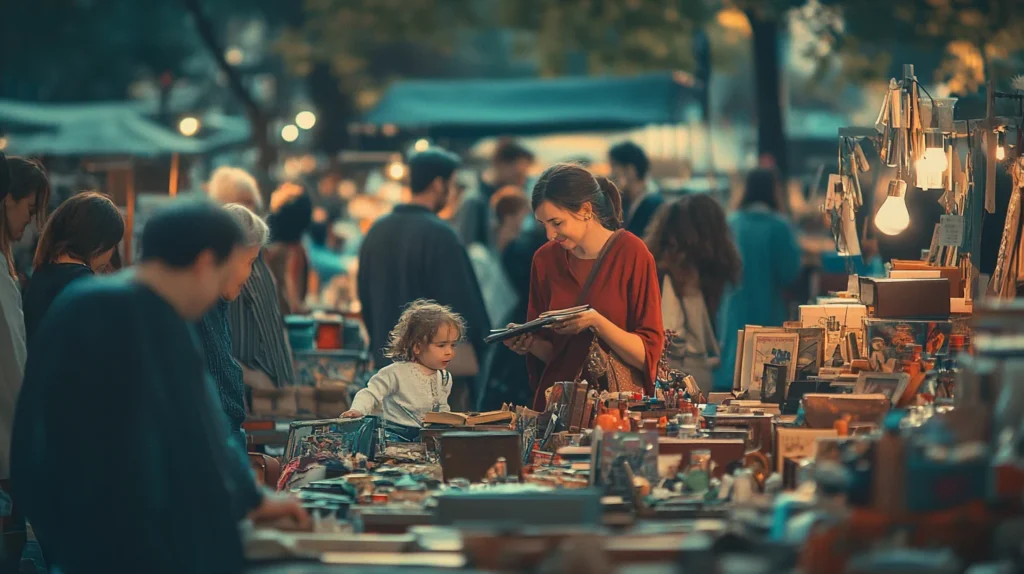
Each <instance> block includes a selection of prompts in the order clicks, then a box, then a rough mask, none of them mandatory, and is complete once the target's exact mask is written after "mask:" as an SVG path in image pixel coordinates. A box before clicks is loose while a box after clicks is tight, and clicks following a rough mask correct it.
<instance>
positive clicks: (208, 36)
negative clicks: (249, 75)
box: [181, 0, 265, 127]
mask: <svg viewBox="0 0 1024 574" xmlns="http://www.w3.org/2000/svg"><path fill="white" fill-rule="evenodd" d="M181 2H182V4H183V5H184V6H185V9H186V10H188V12H189V14H190V15H191V16H192V19H193V21H194V22H195V24H196V30H197V31H198V32H199V37H200V39H201V40H202V41H203V44H204V45H205V46H206V49H207V50H208V51H209V52H210V56H212V57H213V60H214V62H216V63H217V67H218V68H219V69H220V71H221V72H223V73H224V75H225V76H226V77H227V79H228V85H230V86H231V91H232V92H234V94H235V96H237V97H238V99H239V100H241V102H242V105H243V106H245V109H246V111H247V112H248V113H249V115H250V117H252V118H259V119H260V120H261V121H263V122H264V123H265V120H264V116H263V109H262V108H260V106H259V104H258V103H256V99H255V98H253V97H252V94H250V93H249V90H248V89H246V87H245V84H244V83H243V82H242V76H241V75H240V74H239V73H238V70H236V69H235V68H234V67H233V66H232V65H231V64H228V61H227V60H226V59H225V57H224V48H223V46H221V45H220V41H219V40H218V39H217V32H216V31H215V30H214V29H213V22H211V21H210V18H209V16H207V14H206V12H205V11H204V10H203V6H202V3H201V0H181ZM254 127H255V126H254Z"/></svg>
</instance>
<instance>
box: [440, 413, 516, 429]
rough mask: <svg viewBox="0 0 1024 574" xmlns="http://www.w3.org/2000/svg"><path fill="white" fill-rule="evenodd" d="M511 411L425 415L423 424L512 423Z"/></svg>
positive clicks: (470, 424) (468, 424) (471, 424)
mask: <svg viewBox="0 0 1024 574" xmlns="http://www.w3.org/2000/svg"><path fill="white" fill-rule="evenodd" d="M512 416H513V415H512V412H511V411H490V412H486V413H427V414H426V415H424V416H423V424H428V425H429V424H434V425H451V426H474V425H487V424H500V423H510V422H512Z"/></svg>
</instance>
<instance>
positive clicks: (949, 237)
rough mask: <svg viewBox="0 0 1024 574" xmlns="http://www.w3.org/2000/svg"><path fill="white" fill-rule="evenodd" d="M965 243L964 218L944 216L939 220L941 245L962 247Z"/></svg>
mask: <svg viewBox="0 0 1024 574" xmlns="http://www.w3.org/2000/svg"><path fill="white" fill-rule="evenodd" d="M963 242H964V218H963V216H961V215H943V216H942V217H940V218H939V245H941V246H943V247H960V245H961V244H962V243H963Z"/></svg>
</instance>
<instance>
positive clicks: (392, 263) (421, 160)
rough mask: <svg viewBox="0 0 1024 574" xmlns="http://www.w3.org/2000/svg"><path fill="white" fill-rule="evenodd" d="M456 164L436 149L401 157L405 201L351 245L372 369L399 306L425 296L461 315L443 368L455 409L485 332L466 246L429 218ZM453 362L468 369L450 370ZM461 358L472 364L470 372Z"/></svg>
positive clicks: (462, 400) (463, 400)
mask: <svg viewBox="0 0 1024 574" xmlns="http://www.w3.org/2000/svg"><path fill="white" fill-rule="evenodd" d="M458 166H459V160H458V158H457V157H455V156H454V155H452V154H450V153H448V152H446V151H444V150H442V149H440V148H436V147H435V148H430V149H428V150H426V151H422V152H419V153H417V154H415V155H413V156H412V157H411V158H409V180H410V183H409V185H410V188H411V191H412V198H411V199H410V200H409V203H406V204H403V205H399V206H396V207H395V208H394V210H393V211H392V212H391V213H390V214H388V215H386V216H384V217H382V218H381V219H379V220H378V221H376V222H375V223H374V224H373V227H371V228H370V231H369V232H368V233H367V234H366V237H365V238H364V239H363V244H362V247H361V248H360V250H359V274H358V275H359V279H358V286H359V300H360V302H361V303H362V308H363V322H364V323H365V324H366V330H367V332H368V333H369V335H370V350H371V351H372V352H373V358H374V363H375V365H376V366H377V367H378V368H380V367H383V366H386V365H388V364H389V363H390V362H391V361H389V360H388V359H387V358H386V357H384V354H383V349H384V347H385V346H386V345H387V342H388V334H389V333H390V332H391V329H393V328H394V326H395V324H396V323H398V317H399V316H400V315H401V314H402V309H403V308H404V307H405V306H406V305H407V304H409V303H411V302H413V301H415V300H416V299H433V300H435V301H437V302H438V303H440V304H442V305H448V306H450V307H451V308H452V309H453V310H454V311H455V312H456V313H458V314H460V315H462V317H463V318H464V319H465V321H466V325H467V327H468V332H467V333H466V340H467V341H468V342H469V345H468V346H467V348H465V349H460V350H459V353H458V354H457V355H456V356H455V357H456V358H455V361H453V362H452V365H451V366H449V370H451V371H452V376H453V377H455V386H454V387H453V388H452V395H451V397H450V398H449V404H450V406H451V408H452V410H455V411H457V410H460V409H461V410H466V409H467V408H468V405H469V404H470V403H469V402H468V401H469V398H470V393H471V391H470V389H472V388H475V386H476V384H475V383H476V381H475V377H476V375H477V374H478V372H479V365H480V364H482V363H483V357H484V355H485V351H486V345H485V343H484V341H483V339H484V337H485V336H487V333H488V330H489V329H490V320H489V319H488V317H487V308H486V307H485V306H484V299H483V294H482V293H481V292H480V285H479V284H478V283H477V279H476V274H475V273H474V272H473V265H472V263H470V260H469V255H468V254H467V253H466V248H465V247H464V246H463V245H462V242H461V241H459V237H458V235H457V234H456V233H455V231H454V230H453V229H452V228H451V226H449V225H448V224H446V223H445V222H444V221H442V220H441V219H440V218H439V217H438V216H437V213H438V212H439V211H441V210H442V209H444V206H445V204H446V203H447V202H448V198H449V197H450V194H451V192H452V188H453V186H454V177H455V170H456V169H457V168H458ZM456 362H460V364H461V365H466V366H467V368H468V369H469V370H467V371H465V372H463V373H460V372H458V370H459V369H458V367H457V366H456ZM469 363H475V364H476V369H475V370H476V371H477V372H476V373H473V370H474V369H472V367H471V366H470V365H469ZM460 375H465V377H462V376H460ZM460 379H462V380H460Z"/></svg>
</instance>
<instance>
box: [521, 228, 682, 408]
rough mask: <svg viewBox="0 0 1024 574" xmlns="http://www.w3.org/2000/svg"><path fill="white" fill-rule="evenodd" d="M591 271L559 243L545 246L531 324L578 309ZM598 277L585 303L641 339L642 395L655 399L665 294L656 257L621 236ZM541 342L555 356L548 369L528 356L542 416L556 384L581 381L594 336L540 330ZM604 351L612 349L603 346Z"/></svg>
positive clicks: (537, 262)
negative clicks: (553, 312)
mask: <svg viewBox="0 0 1024 574" xmlns="http://www.w3.org/2000/svg"><path fill="white" fill-rule="evenodd" d="M592 265H593V263H592V262H591V261H586V260H580V259H578V258H577V257H576V256H574V255H572V254H571V253H569V251H567V250H566V249H565V248H563V247H562V246H560V245H559V244H557V243H555V242H551V241H549V242H548V243H546V244H544V246H543V247H541V248H540V249H538V250H537V253H536V254H535V255H534V256H533V270H532V271H531V273H530V303H529V309H528V311H527V319H528V320H530V321H532V320H534V319H536V318H537V317H538V316H539V315H540V314H541V313H544V312H546V311H551V310H555V309H566V308H568V307H575V306H576V305H579V304H580V301H579V295H580V291H581V290H582V289H583V283H584V282H586V280H587V271H589V269H590V268H591V267H592ZM597 273H598V274H597V276H596V277H595V278H594V282H593V284H592V285H591V287H590V293H588V294H587V298H586V300H584V301H583V303H586V304H589V305H590V306H591V307H593V308H594V309H595V310H596V311H597V312H598V313H600V314H601V315H603V316H604V317H605V318H607V319H608V320H610V321H611V322H612V323H615V325H617V326H618V327H619V328H621V329H624V330H625V331H628V332H630V333H633V334H635V335H639V336H640V338H641V339H643V342H644V354H645V360H644V368H643V369H641V370H642V371H643V372H644V373H645V374H646V375H647V377H646V379H645V381H644V390H645V391H646V392H647V393H648V394H649V395H653V394H654V379H655V376H656V373H657V371H658V360H659V359H660V358H661V350H662V347H663V345H664V344H665V331H664V329H663V327H662V324H661V290H660V288H659V286H658V272H657V269H656V268H655V264H654V257H653V256H652V255H651V252H650V251H648V250H647V246H646V245H644V242H643V241H641V240H640V238H638V237H637V236H635V235H633V234H632V233H629V232H628V231H623V232H622V233H620V234H619V237H618V239H616V240H615V243H614V244H612V245H611V247H610V248H609V249H608V251H607V253H605V257H604V260H603V261H602V262H601V268H600V269H599V270H598V272H597ZM539 336H541V337H544V338H545V339H547V340H549V341H551V343H552V345H553V350H554V352H553V354H552V359H551V362H550V363H547V364H545V363H544V362H543V361H541V360H540V359H538V358H537V357H535V356H533V355H527V364H528V366H529V371H530V386H531V387H532V388H533V389H534V391H535V392H536V395H535V397H534V401H533V404H534V409H536V410H543V408H544V405H545V401H544V391H546V390H547V389H548V388H550V387H551V385H553V384H554V383H556V382H559V381H572V380H574V379H575V378H576V377H577V376H578V375H579V372H580V367H581V366H582V365H583V361H584V360H585V359H586V357H587V353H588V352H589V350H590V341H591V339H592V337H593V335H592V334H591V333H589V332H583V333H578V334H576V335H572V336H568V335H558V334H556V333H555V332H553V331H548V330H542V331H540V332H539ZM601 345H602V347H604V348H605V349H606V350H607V349H608V346H607V345H606V344H605V343H604V342H603V341H602V342H601Z"/></svg>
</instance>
